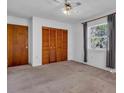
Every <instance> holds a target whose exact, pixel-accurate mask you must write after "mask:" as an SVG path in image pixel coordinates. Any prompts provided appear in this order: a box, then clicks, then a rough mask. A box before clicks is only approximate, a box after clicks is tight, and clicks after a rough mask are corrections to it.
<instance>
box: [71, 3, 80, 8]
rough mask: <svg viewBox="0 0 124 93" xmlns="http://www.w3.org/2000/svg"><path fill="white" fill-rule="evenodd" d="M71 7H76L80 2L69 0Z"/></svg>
mask: <svg viewBox="0 0 124 93" xmlns="http://www.w3.org/2000/svg"><path fill="white" fill-rule="evenodd" d="M71 5H72V7H78V6H81V5H82V4H81V3H80V2H71Z"/></svg>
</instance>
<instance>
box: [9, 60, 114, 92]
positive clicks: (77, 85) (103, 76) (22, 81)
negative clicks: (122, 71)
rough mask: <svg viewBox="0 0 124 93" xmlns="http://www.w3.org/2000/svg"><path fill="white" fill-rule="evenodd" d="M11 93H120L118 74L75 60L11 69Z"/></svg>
mask: <svg viewBox="0 0 124 93" xmlns="http://www.w3.org/2000/svg"><path fill="white" fill-rule="evenodd" d="M8 93H116V75H115V74H112V73H110V72H107V71H104V70H101V69H97V68H94V67H91V66H87V65H84V64H81V63H76V62H72V61H70V62H60V63H53V64H49V65H43V66H39V67H31V66H20V67H10V68H8Z"/></svg>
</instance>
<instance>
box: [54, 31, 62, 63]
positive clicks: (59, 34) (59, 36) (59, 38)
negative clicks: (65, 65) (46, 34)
mask: <svg viewBox="0 0 124 93" xmlns="http://www.w3.org/2000/svg"><path fill="white" fill-rule="evenodd" d="M62 36H63V31H62V30H61V29H58V30H57V31H56V60H57V62H60V61H62V48H63V47H62V46H63V40H62V39H63V38H62Z"/></svg>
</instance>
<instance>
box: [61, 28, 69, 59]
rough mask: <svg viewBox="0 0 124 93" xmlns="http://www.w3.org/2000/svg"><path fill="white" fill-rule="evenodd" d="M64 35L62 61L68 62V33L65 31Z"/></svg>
mask: <svg viewBox="0 0 124 93" xmlns="http://www.w3.org/2000/svg"><path fill="white" fill-rule="evenodd" d="M62 32H63V35H62V38H63V39H62V47H63V48H62V61H66V60H67V56H68V55H67V54H68V53H67V47H68V45H67V44H68V31H67V30H63V31H62Z"/></svg>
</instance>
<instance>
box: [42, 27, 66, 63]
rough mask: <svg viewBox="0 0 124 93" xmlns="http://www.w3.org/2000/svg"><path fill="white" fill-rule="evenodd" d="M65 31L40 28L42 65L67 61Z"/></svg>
mask: <svg viewBox="0 0 124 93" xmlns="http://www.w3.org/2000/svg"><path fill="white" fill-rule="evenodd" d="M67 40H68V37H67V30H63V29H57V28H49V27H43V28H42V64H49V63H54V62H61V61H66V60H67V43H68V42H67Z"/></svg>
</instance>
